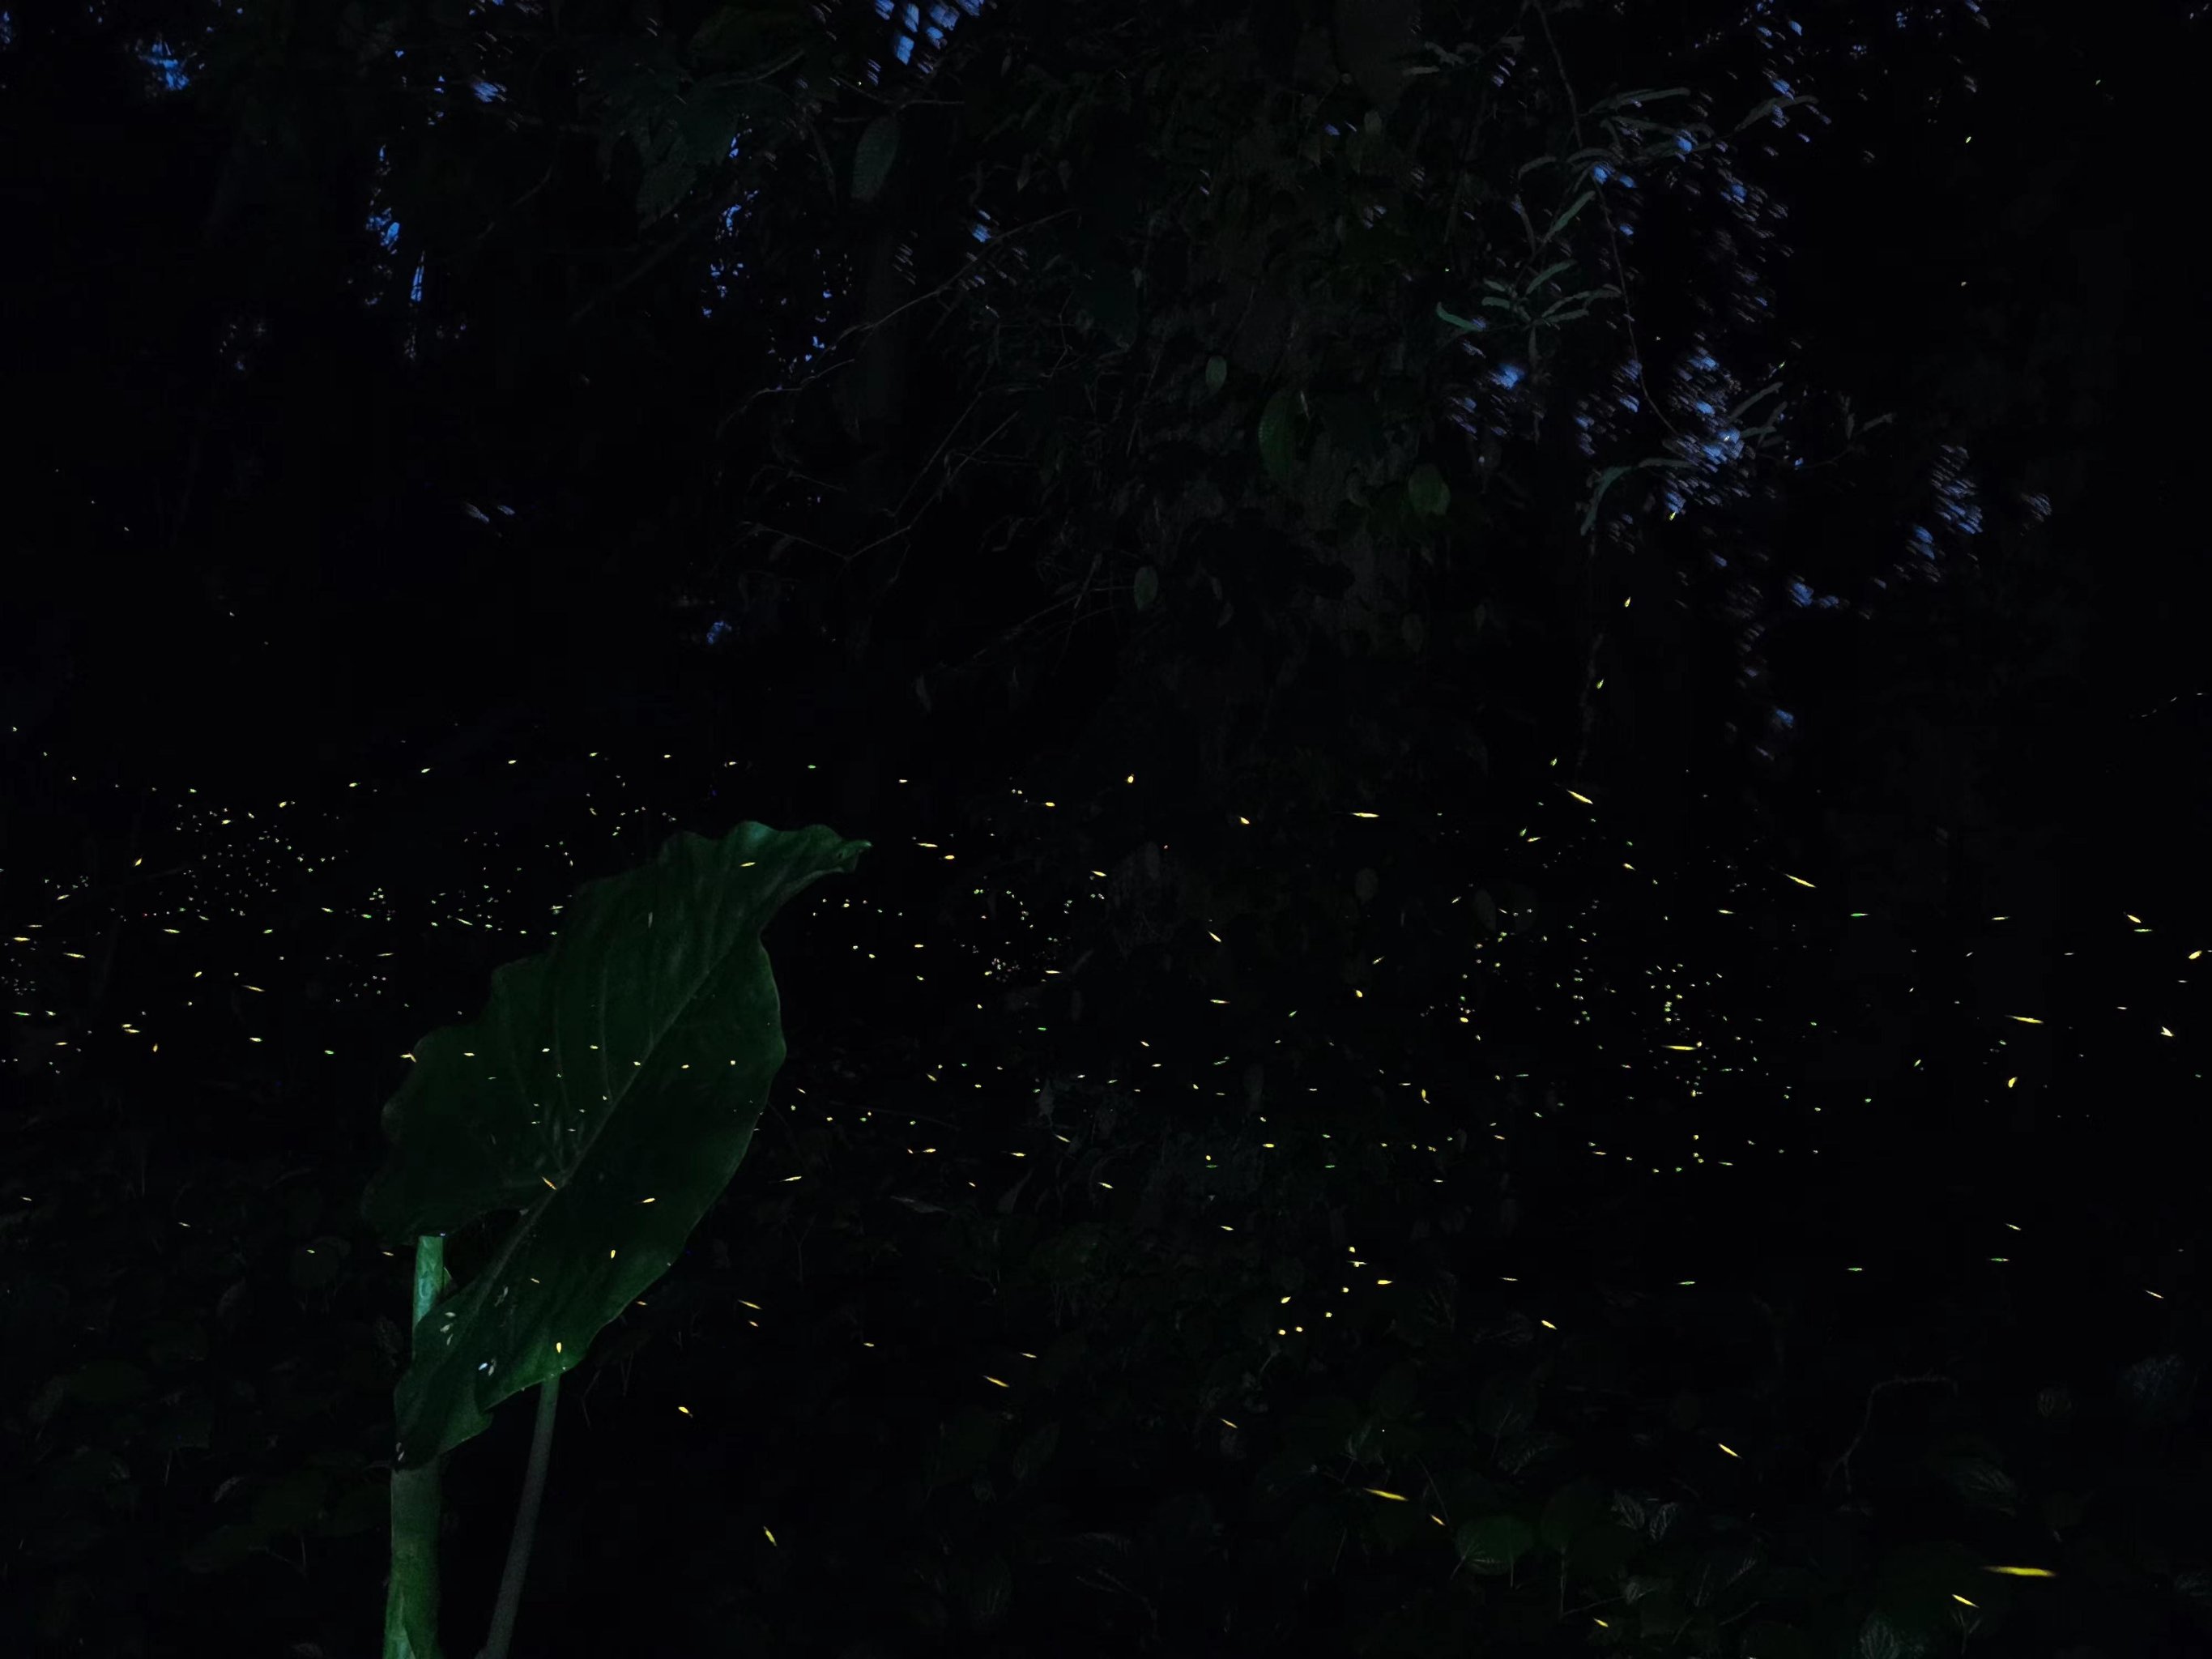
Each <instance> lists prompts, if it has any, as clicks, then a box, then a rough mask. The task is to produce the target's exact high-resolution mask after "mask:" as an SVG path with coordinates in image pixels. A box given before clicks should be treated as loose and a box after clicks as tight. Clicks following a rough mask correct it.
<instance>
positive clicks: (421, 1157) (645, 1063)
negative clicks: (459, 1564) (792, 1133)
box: [362, 823, 867, 1468]
mask: <svg viewBox="0 0 2212 1659" xmlns="http://www.w3.org/2000/svg"><path fill="white" fill-rule="evenodd" d="M866 847H867V843H866V842H856V841H845V840H842V839H841V838H840V837H839V836H836V834H835V833H833V832H832V831H830V830H828V829H821V828H818V827H817V828H813V829H800V830H792V831H779V830H774V829H766V828H764V827H763V826H762V825H760V824H757V823H746V824H741V825H739V826H738V829H736V830H734V831H733V832H732V834H731V835H729V836H727V837H726V838H725V839H723V840H721V841H719V842H716V841H708V840H707V839H705V838H704V837H702V836H693V835H688V834H687V835H680V836H676V837H675V838H674V839H673V840H671V841H670V842H668V843H667V844H666V845H665V846H664V847H663V848H661V850H660V854H659V857H658V858H657V859H656V860H654V861H653V863H651V864H649V865H647V866H643V867H642V868H640V869H636V870H632V871H629V872H626V873H625V874H623V875H620V876H616V877H613V878H611V879H608V880H605V881H599V882H594V883H592V884H590V885H588V886H586V888H584V889H583V890H582V891H581V892H580V894H579V895H578V896H577V899H576V902H575V903H574V905H573V906H571V907H570V908H569V911H568V915H566V916H565V917H564V919H563V922H562V928H561V932H560V935H559V938H558V939H556V941H555V943H554V945H553V947H552V949H551V950H550V951H547V952H545V953H544V955H541V956H535V957H529V958H527V959H526V960H525V961H521V962H516V963H508V964H507V966H506V967H504V968H501V969H499V970H498V971H497V972H496V973H495V974H494V975H492V982H491V996H490V1000H489V1003H488V1004H487V1005H486V1006H485V1009H484V1012H483V1015H482V1016H481V1017H479V1018H477V1019H476V1020H474V1021H472V1022H471V1023H470V1024H466V1025H459V1026H447V1027H445V1028H444V1029H442V1030H437V1031H435V1032H433V1033H431V1035H430V1036H428V1037H426V1038H424V1039H423V1040H422V1042H420V1043H418V1044H417V1045H416V1052H415V1062H416V1063H415V1069H414V1071H413V1072H412V1073H410V1075H409V1077H408V1079H407V1081H406V1083H405V1084H404V1085H403V1086H402V1087H401V1088H400V1090H399V1091H398V1093H397V1094H395V1095H394V1096H393V1097H392V1099H391V1101H390V1102H389V1103H387V1104H386V1107H385V1109H384V1128H385V1134H386V1139H388V1140H390V1141H391V1143H392V1151H391V1152H390V1155H389V1156H388V1158H386V1164H385V1167H384V1169H383V1170H381V1171H380V1173H379V1174H378V1176H377V1177H376V1179H375V1180H374V1182H371V1183H370V1186H369V1190H368V1195H367V1196H366V1198H365V1199H364V1200H363V1201H362V1211H363V1213H364V1214H365V1215H366V1216H367V1217H368V1219H369V1221H370V1222H371V1223H372V1224H373V1225H374V1226H375V1227H376V1228H377V1230H378V1231H380V1232H381V1233H382V1234H383V1235H384V1236H385V1237H386V1238H387V1239H389V1240H391V1241H392V1242H394V1243H402V1242H406V1241H410V1240H412V1239H413V1238H414V1237H416V1236H417V1235H420V1234H426V1233H428V1234H445V1233H449V1232H452V1231H454V1230H455V1229H458V1228H460V1227H464V1226H466V1225H469V1224H471V1223H472V1222H474V1221H477V1220H478V1219H479V1218H483V1217H484V1216H487V1215H490V1214H493V1213H495V1212H519V1214H518V1216H517V1218H516V1220H515V1221H514V1223H513V1226H512V1228H511V1229H510V1230H509V1231H508V1232H507V1236H506V1238H505V1240H504V1242H503V1243H501V1245H500V1246H499V1248H498V1249H497V1252H496V1254H495V1255H494V1257H493V1258H492V1261H491V1263H490V1265H489V1267H486V1268H485V1269H484V1270H483V1272H482V1273H479V1274H478V1275H477V1277H476V1278H475V1279H473V1280H471V1282H470V1283H469V1284H468V1285H466V1286H465V1287H464V1288H463V1289H462V1290H461V1291H459V1294H457V1295H455V1296H453V1297H451V1298H450V1299H449V1300H447V1301H446V1302H444V1303H442V1304H440V1305H439V1306H438V1307H437V1308H435V1310H432V1312H431V1313H430V1314H429V1316H428V1317H427V1318H425V1319H424V1320H423V1321H422V1323H421V1325H420V1326H419V1327H418V1328H417V1329H416V1339H415V1359H414V1363H413V1364H411V1365H410V1367H409V1369H408V1371H407V1374H406V1376H404V1377H403V1378H402V1379H401V1381H400V1384H399V1389H398V1431H399V1432H398V1438H399V1454H398V1462H399V1463H400V1464H401V1465H402V1466H404V1467H410V1468H411V1467H416V1466H419V1465H421V1464H423V1463H427V1462H428V1461H429V1460H430V1459H432V1458H434V1457H436V1456H437V1455H440V1454H441V1453H442V1452H445V1451H447V1449H451V1448H452V1447H453V1446H457V1445H459V1443H461V1442H463V1441H465V1440H467V1439H468V1438H470V1437H471V1436H473V1435H476V1434H479V1433H481V1432H482V1431H483V1430H484V1428H485V1427H486V1426H487V1425H489V1422H490V1417H489V1413H490V1412H491V1410H492V1409H493V1408H494V1407H496V1406H497V1405H498V1404H499V1402H500V1401H502V1400H504V1399H506V1398H507V1396H508V1395H514V1394H519V1393H520V1392H521V1391H522V1390H524V1389H528V1388H532V1387H533V1386H535V1385H536V1384H538V1383H543V1382H545V1381H546V1380H547V1379H549V1378H550V1377H555V1376H559V1375H561V1373H562V1372H563V1371H566V1370H568V1369H570V1368H571V1367H573V1366H574V1364H576V1363H577V1361H578V1360H579V1359H580V1358H582V1357H583V1354H584V1351H585V1349H586V1347H587V1346H589V1345H590V1343H591V1340H592V1338H593V1337H594V1336H596V1335H597V1334H599V1331H600V1330H601V1329H602V1328H604V1327H605V1325H606V1324H607V1322H609V1321H610V1320H611V1319H613V1318H614V1316H616V1315H617V1314H618V1313H620V1312H621V1311H622V1310H623V1309H624V1308H626V1307H628V1306H629V1304H630V1303H631V1302H632V1301H633V1300H635V1298H636V1297H637V1296H638V1295H639V1294H640V1293H641V1292H642V1291H644V1290H645V1289H646V1287H647V1286H648V1285H651V1284H652V1283H653V1281H654V1280H655V1279H659V1277H660V1275H661V1274H662V1273H665V1272H666V1271H667V1270H668V1267H669V1266H670V1264H671V1263H672V1262H673V1261H675V1260H676V1258H677V1256H678V1255H679V1254H680V1253H681V1252H682V1250H683V1248H684V1240H685V1239H686V1238H688V1237H690V1232H691V1230H692V1228H693V1227H694V1226H696V1225H697V1223H698V1221H699V1218H700V1217H701V1216H702V1215H703V1214H704V1213H705V1212H706V1211H707V1208H708V1206H709V1205H711V1204H712V1203H714V1200H715V1199H717V1198H718V1197H720V1194H721V1192H722V1189H723V1188H724V1187H726V1185H728V1183H729V1180H730V1177H731V1176H732V1175H733V1174H734V1173H736V1170H737V1167H738V1161H739V1160H740V1159H741V1158H744V1153H745V1148H746V1146H748V1145H749V1144H750V1141H751V1139H752V1133H753V1127H754V1125H755V1124H757V1122H758V1121H760V1115H761V1109H762V1107H763V1104H764V1103H765V1102H766V1100H767V1097H768V1086H769V1082H770V1080H771V1079H773V1078H774V1077H775V1073H776V1070H777V1068H778V1067H779V1066H781V1065H782V1064H783V1054H784V1046H783V1030H782V1026H781V1020H780V1018H779V1009H778V1003H777V1000H776V989H775V977H774V975H772V974H771V973H770V972H769V960H768V953H767V951H765V950H763V948H762V945H761V941H760V933H761V930H762V928H763V927H765V926H766V925H767V924H768V922H769V920H770V919H771V918H773V917H774V916H775V914H776V912H777V911H778V910H779V909H780V908H781V907H782V906H783V904H784V903H785V902H786V901H787V900H789V899H790V898H791V897H792V896H793V895H795V894H797V893H799V891H801V890H804V889H805V887H807V886H808V885H809V884H811V883H812V882H814V881H815V880H816V879H817V878H819V877H822V876H823V875H827V874H830V873H832V872H839V873H843V872H850V871H851V869H852V868H853V866H854V862H855V861H856V860H858V858H859V857H860V854H861V853H862V852H863V851H865V850H866Z"/></svg>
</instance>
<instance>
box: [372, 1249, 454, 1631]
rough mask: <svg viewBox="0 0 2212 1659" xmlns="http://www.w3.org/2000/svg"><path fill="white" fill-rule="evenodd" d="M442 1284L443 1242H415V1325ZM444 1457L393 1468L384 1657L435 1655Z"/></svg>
mask: <svg viewBox="0 0 2212 1659" xmlns="http://www.w3.org/2000/svg"><path fill="white" fill-rule="evenodd" d="M446 1285H447V1276H446V1241H445V1239H444V1238H443V1237H440V1236H439V1235H437V1234H435V1233H425V1234H424V1235H423V1236H422V1237H420V1238H418V1239H416V1241H415V1299H414V1320H413V1322H412V1324H411V1325H410V1327H409V1331H410V1337H411V1335H412V1333H413V1332H414V1331H415V1330H416V1329H419V1328H420V1327H421V1326H422V1322H423V1321H424V1320H426V1319H428V1317H429V1316H430V1310H432V1309H433V1308H435V1307H436V1306H437V1305H438V1297H439V1296H440V1295H441V1293H442V1292H443V1291H444V1290H445V1288H446ZM443 1473H444V1460H443V1459H442V1458H435V1457H434V1458H432V1459H431V1460H430V1461H429V1462H428V1463H425V1464H422V1465H421V1466H420V1467H419V1468H394V1469H393V1470H392V1582H391V1587H390V1589H389V1590H388V1591H387V1592H386V1595H385V1601H384V1659H440V1654H439V1650H438V1529H439V1527H438V1523H439V1498H440V1491H439V1488H440V1477H441V1475H442V1474H443Z"/></svg>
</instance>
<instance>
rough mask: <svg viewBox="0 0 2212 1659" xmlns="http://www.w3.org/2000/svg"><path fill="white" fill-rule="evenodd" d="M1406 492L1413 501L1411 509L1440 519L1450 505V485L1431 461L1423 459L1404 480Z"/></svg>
mask: <svg viewBox="0 0 2212 1659" xmlns="http://www.w3.org/2000/svg"><path fill="white" fill-rule="evenodd" d="M1406 494H1407V496H1408V497H1409V498H1411V500H1412V501H1413V511H1415V512H1416V513H1425V514H1427V515H1428V516H1429V517H1430V518H1431V519H1440V518H1442V517H1443V515H1444V511H1445V509H1446V508H1448V507H1450V506H1451V486H1450V485H1449V484H1448V483H1445V482H1444V475H1443V473H1441V472H1439V471H1437V469H1436V465H1435V464H1434V463H1433V462H1430V461H1423V462H1422V463H1421V464H1420V465H1419V466H1417V467H1415V468H1414V469H1413V477H1410V478H1408V479H1407V480H1406Z"/></svg>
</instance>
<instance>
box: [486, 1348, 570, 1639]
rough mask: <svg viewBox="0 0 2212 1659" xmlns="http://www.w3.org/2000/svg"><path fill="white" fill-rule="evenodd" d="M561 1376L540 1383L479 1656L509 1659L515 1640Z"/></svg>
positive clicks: (551, 1457)
mask: <svg viewBox="0 0 2212 1659" xmlns="http://www.w3.org/2000/svg"><path fill="white" fill-rule="evenodd" d="M560 1399H561V1379H560V1377H559V1376H549V1377H547V1378H546V1379H545V1380H544V1382H543V1383H539V1384H538V1422H537V1425H536V1427H535V1428H534V1429H533V1430H532V1432H531V1436H530V1467H529V1468H528V1469H526V1471H525V1472H524V1474H523V1477H522V1496H521V1498H520V1499H519V1500H517V1502H516V1504H515V1506H514V1536H513V1537H512V1538H510V1539H509V1540H508V1541H507V1568H506V1571H503V1572H502V1573H501V1575H500V1580H499V1601H497V1603H496V1604H495V1606H494V1607H493V1608H492V1615H491V1633H490V1634H489V1636H487V1637H486V1638H484V1644H483V1650H482V1651H481V1652H480V1653H478V1654H477V1659H507V1646H508V1644H510V1643H512V1642H513V1640H514V1619H515V1614H516V1613H518V1612H519V1611H520V1608H521V1607H522V1583H523V1580H525V1579H526V1578H527V1577H529V1576H530V1547H531V1545H532V1543H534V1542H535V1541H537V1537H538V1505H539V1504H541V1503H542V1502H543V1501H544V1497H545V1470H546V1467H547V1466H548V1465H549V1464H550V1463H551V1462H552V1461H553V1423H554V1419H555V1418H556V1417H557V1416H558V1415H559V1412H558V1409H557V1408H558V1407H559V1404H560Z"/></svg>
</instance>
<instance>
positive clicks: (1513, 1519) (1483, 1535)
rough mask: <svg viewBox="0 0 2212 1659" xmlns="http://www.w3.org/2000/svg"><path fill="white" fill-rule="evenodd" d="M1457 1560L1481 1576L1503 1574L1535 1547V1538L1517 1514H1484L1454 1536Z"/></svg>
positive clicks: (1466, 1524)
mask: <svg viewBox="0 0 2212 1659" xmlns="http://www.w3.org/2000/svg"><path fill="white" fill-rule="evenodd" d="M1453 1542H1454V1543H1455V1544H1456V1545H1457V1546H1458V1547H1459V1554H1460V1559H1461V1560H1462V1561H1464V1562H1466V1563H1467V1565H1468V1567H1469V1568H1470V1569H1472V1570H1473V1571H1476V1572H1480V1573H1490V1574H1496V1573H1502V1572H1508V1571H1511V1570H1512V1566H1513V1564H1514V1563H1515V1562H1516V1561H1517V1560H1519V1559H1521V1558H1522V1556H1524V1555H1526V1554H1528V1552H1529V1551H1530V1550H1531V1549H1533V1548H1534V1547H1535V1543H1536V1535H1535V1534H1534V1533H1532V1532H1530V1531H1529V1530H1528V1522H1525V1521H1523V1520H1522V1519H1521V1517H1520V1516H1517V1515H1486V1516H1483V1517H1482V1519H1481V1520H1480V1521H1469V1522H1466V1523H1464V1524H1463V1525H1462V1527H1461V1528H1460V1529H1459V1531H1458V1532H1457V1534H1455V1535H1454V1538H1453Z"/></svg>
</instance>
